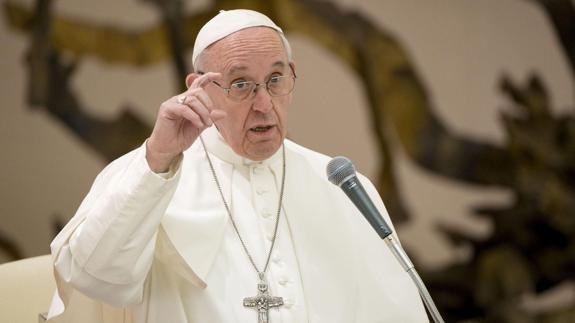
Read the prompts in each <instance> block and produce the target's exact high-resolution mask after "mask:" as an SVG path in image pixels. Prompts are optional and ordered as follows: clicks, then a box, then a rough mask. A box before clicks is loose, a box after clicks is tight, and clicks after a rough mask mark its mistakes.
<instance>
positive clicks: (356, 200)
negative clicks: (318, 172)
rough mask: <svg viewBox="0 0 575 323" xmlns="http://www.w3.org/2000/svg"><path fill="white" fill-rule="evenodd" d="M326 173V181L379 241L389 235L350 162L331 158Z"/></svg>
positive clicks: (386, 226)
mask: <svg viewBox="0 0 575 323" xmlns="http://www.w3.org/2000/svg"><path fill="white" fill-rule="evenodd" d="M326 173H327V179H328V180H329V181H330V182H332V183H333V184H335V185H337V186H339V187H340V188H341V189H342V190H343V192H344V193H345V194H346V195H347V196H348V197H349V199H350V200H351V201H352V202H353V204H355V206H356V207H357V208H358V209H359V211H360V212H361V214H363V216H364V217H365V218H366V219H367V221H368V222H369V224H371V226H372V227H373V229H375V232H377V234H378V235H379V237H380V238H381V239H385V238H386V237H387V236H389V235H390V234H391V229H390V228H389V226H388V225H387V223H386V222H385V220H384V219H383V217H382V216H381V214H380V213H379V211H378V210H377V208H376V207H375V205H374V204H373V202H372V201H371V199H370V198H369V195H367V192H366V191H365V189H364V188H363V186H362V185H361V182H360V181H359V178H357V176H356V174H355V167H353V164H352V162H351V160H349V159H347V158H346V157H343V156H338V157H335V158H333V159H332V160H330V162H329V163H328V164H327V167H326Z"/></svg>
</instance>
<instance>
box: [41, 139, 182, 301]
mask: <svg viewBox="0 0 575 323" xmlns="http://www.w3.org/2000/svg"><path fill="white" fill-rule="evenodd" d="M145 155H146V148H145V146H143V147H141V148H139V149H137V150H135V151H133V152H131V153H129V154H127V155H125V156H123V157H121V158H120V159H118V160H116V161H114V162H113V163H112V164H110V165H109V166H108V167H106V169H104V171H102V173H100V175H98V178H97V179H96V181H95V182H94V185H93V186H92V189H91V190H90V193H89V194H88V195H87V196H86V198H85V199H84V201H83V202H82V205H81V206H80V208H79V209H78V211H77V213H76V215H75V216H74V218H73V219H72V220H71V221H70V222H69V223H68V224H67V225H66V227H65V228H64V229H63V230H62V231H61V232H60V234H59V235H58V236H57V237H56V238H55V239H54V241H53V242H52V244H51V249H52V254H53V258H54V265H55V268H56V272H57V274H58V276H59V278H60V279H61V280H63V281H64V282H66V283H68V284H70V285H72V286H73V287H74V288H75V289H77V290H79V291H81V292H82V293H84V294H86V295H87V296H90V297H92V298H95V299H98V300H101V301H104V302H106V303H109V304H112V305H116V306H122V305H127V304H134V303H138V302H139V301H140V300H141V297H142V291H143V285H144V281H145V279H146V276H147V273H148V270H149V268H150V265H151V262H152V258H153V252H154V247H155V235H156V232H157V229H158V226H159V224H160V222H161V219H162V217H163V215H164V213H165V210H166V208H167V206H168V204H169V201H170V200H171V198H172V195H173V193H174V191H175V188H176V186H177V182H178V179H179V171H178V169H179V161H180V160H179V159H178V160H177V161H176V162H175V163H173V164H172V166H171V168H170V170H169V172H168V173H167V174H165V175H164V176H161V175H158V174H155V173H154V172H152V171H151V169H150V168H149V166H148V164H147V162H146V158H145ZM165 177H166V178H165Z"/></svg>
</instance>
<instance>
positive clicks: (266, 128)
mask: <svg viewBox="0 0 575 323" xmlns="http://www.w3.org/2000/svg"><path fill="white" fill-rule="evenodd" d="M270 128H271V126H266V127H253V128H252V129H251V130H253V131H257V132H262V131H266V130H268V129H270Z"/></svg>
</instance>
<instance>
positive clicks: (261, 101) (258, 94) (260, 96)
mask: <svg viewBox="0 0 575 323" xmlns="http://www.w3.org/2000/svg"><path fill="white" fill-rule="evenodd" d="M272 108H273V102H272V97H271V95H270V94H269V92H268V90H267V88H266V84H265V83H264V84H257V85H256V88H255V89H254V98H253V101H252V109H254V110H256V111H260V112H263V113H266V112H269V111H270V110H271V109H272Z"/></svg>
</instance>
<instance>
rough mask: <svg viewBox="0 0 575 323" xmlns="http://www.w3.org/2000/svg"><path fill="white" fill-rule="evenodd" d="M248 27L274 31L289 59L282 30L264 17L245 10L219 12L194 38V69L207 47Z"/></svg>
mask: <svg viewBox="0 0 575 323" xmlns="http://www.w3.org/2000/svg"><path fill="white" fill-rule="evenodd" d="M250 27H269V28H272V29H274V30H276V31H277V32H278V34H279V35H280V38H281V40H282V42H283V44H284V47H285V50H286V53H287V55H288V58H290V59H291V48H290V46H289V43H288V42H287V39H286V38H285V36H284V33H283V31H282V29H281V28H280V27H278V26H277V25H276V24H275V23H274V22H273V21H272V20H271V19H270V18H268V17H267V16H266V15H264V14H261V13H259V12H257V11H253V10H246V9H235V10H220V13H218V14H217V15H216V16H215V17H214V18H212V19H211V20H210V21H208V22H207V23H206V24H205V25H204V26H203V27H202V29H200V32H199V33H198V36H197V37H196V42H195V44H194V52H193V53H192V63H193V65H194V68H196V59H197V58H198V56H200V54H201V53H202V52H203V51H204V49H206V48H208V46H210V45H211V44H213V43H215V42H217V41H218V40H220V39H222V38H224V37H226V36H229V35H231V34H233V33H235V32H237V31H240V30H242V29H245V28H250Z"/></svg>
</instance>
